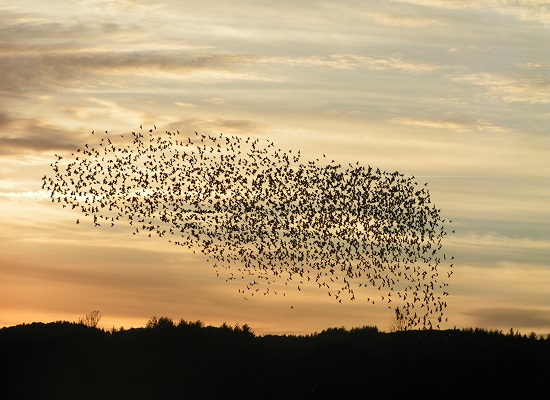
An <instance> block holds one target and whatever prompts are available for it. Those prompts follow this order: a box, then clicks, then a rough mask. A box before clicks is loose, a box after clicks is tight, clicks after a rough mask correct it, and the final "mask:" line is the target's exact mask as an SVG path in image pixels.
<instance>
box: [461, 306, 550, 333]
mask: <svg viewBox="0 0 550 400" xmlns="http://www.w3.org/2000/svg"><path fill="white" fill-rule="evenodd" d="M464 314H466V315H469V316H471V317H473V318H474V321H475V324H476V325H477V326H500V327H504V326H508V327H510V328H514V329H518V328H529V329H545V330H548V329H550V313H549V312H548V310H540V309H528V308H504V307H502V308H476V309H473V310H470V311H466V312H464Z"/></svg>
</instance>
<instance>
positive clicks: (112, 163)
mask: <svg viewBox="0 0 550 400" xmlns="http://www.w3.org/2000/svg"><path fill="white" fill-rule="evenodd" d="M153 126H154V128H155V130H153V129H150V130H149V131H148V132H147V131H145V132H142V131H141V130H140V132H131V134H123V135H112V134H110V135H108V136H109V139H108V140H107V139H106V138H101V140H99V139H100V138H98V135H94V136H93V138H94V142H91V143H86V144H84V145H83V146H82V148H79V149H77V150H76V154H79V157H76V158H75V157H74V153H73V154H72V157H73V158H72V159H71V158H70V157H67V156H66V157H64V158H63V157H60V156H58V157H56V160H55V161H54V162H53V163H52V164H51V166H52V173H51V174H50V175H49V176H47V175H45V176H44V177H43V178H42V179H43V184H44V185H43V187H44V189H45V190H47V191H48V192H50V197H51V199H52V202H57V203H61V204H62V205H63V206H64V207H67V206H71V207H72V209H76V210H78V211H80V212H81V213H82V214H84V217H85V218H92V219H93V222H94V226H97V227H100V226H101V223H100V222H101V221H105V222H106V223H108V224H109V225H110V226H111V227H114V226H115V225H117V224H119V223H127V224H129V225H133V228H132V230H133V229H134V227H135V231H134V230H133V232H132V233H133V235H136V234H145V235H146V236H149V237H152V236H158V237H161V238H164V237H167V238H170V239H169V241H170V242H171V243H173V244H174V245H176V246H181V247H182V248H184V249H190V250H193V251H194V252H200V253H202V254H203V255H204V256H205V258H207V259H208V260H210V261H211V262H212V263H213V264H214V267H215V268H216V274H217V275H220V271H221V270H220V268H221V269H222V270H226V271H227V275H226V276H227V278H226V280H228V281H229V280H235V279H237V277H238V279H239V280H240V282H241V283H242V285H243V286H242V292H243V293H244V290H246V291H247V292H249V293H250V295H254V294H255V293H258V292H260V291H261V292H263V293H264V294H268V293H273V294H277V293H278V292H277V291H275V290H272V291H271V292H270V291H269V286H270V285H273V284H276V283H279V284H281V283H284V286H285V287H295V288H297V289H298V291H303V290H302V289H303V288H304V285H308V284H309V285H315V287H318V289H319V290H326V292H327V294H328V295H329V296H331V297H332V298H335V299H336V300H337V301H338V302H342V299H346V298H347V299H350V300H354V299H356V298H364V299H365V298H366V300H367V302H368V303H371V302H372V303H374V300H373V298H374V297H378V298H380V299H381V300H382V301H386V302H387V303H388V304H389V303H390V302H394V304H395V303H398V304H399V305H398V307H399V308H400V313H399V315H401V317H402V318H403V319H404V323H405V325H406V326H407V327H417V326H423V327H426V328H431V327H432V326H434V325H435V326H437V327H439V322H440V321H441V318H442V317H443V313H444V310H445V308H446V301H445V300H444V299H445V297H446V296H447V295H448V292H447V291H443V292H441V291H440V288H446V287H447V285H448V283H447V282H446V281H445V280H444V278H445V277H446V278H450V276H451V273H447V274H444V273H441V274H440V273H439V268H441V269H443V268H447V266H445V265H442V260H441V259H443V261H444V262H446V260H447V256H446V255H445V253H443V249H442V247H443V237H444V236H445V235H446V230H445V226H444V224H443V222H444V220H442V219H441V215H440V210H439V209H437V208H436V207H435V206H434V205H433V204H432V203H431V200H430V194H429V191H428V189H427V187H426V185H417V182H416V180H415V178H414V177H411V176H405V175H404V174H402V173H399V172H397V171H395V172H386V171H381V170H380V169H379V168H374V167H371V166H362V165H360V164H359V163H358V162H357V163H354V164H352V163H349V164H348V166H347V167H343V166H342V165H340V164H336V163H335V162H334V161H331V162H330V163H328V160H330V158H328V159H327V158H326V154H323V157H322V158H321V160H322V161H317V160H316V161H307V162H301V154H300V151H299V150H298V151H291V150H289V151H288V152H285V151H282V150H281V149H278V148H277V147H276V146H274V143H273V142H271V141H269V140H264V139H254V138H242V137H239V136H235V135H231V136H229V135H224V134H219V135H217V136H211V135H199V134H198V133H197V132H195V135H194V136H195V139H199V138H200V141H198V140H196V141H195V142H193V141H192V140H191V136H189V137H187V136H184V135H183V134H180V132H179V131H176V132H170V131H165V132H160V131H159V133H157V131H156V126H155V125H153ZM140 129H141V126H140ZM105 135H107V131H105ZM325 160H326V161H325ZM420 188H421V189H420ZM80 222H81V221H80V220H79V219H77V224H79V223H80ZM449 222H450V221H449ZM80 225H82V224H80ZM136 226H137V227H136ZM441 254H443V257H441ZM453 258H454V257H452V258H451V259H453ZM308 282H309V283H308ZM240 290H241V289H240ZM282 293H283V296H284V295H286V293H285V292H282ZM392 294H393V296H392ZM333 295H334V296H333ZM407 298H408V299H412V300H411V301H406V300H405V299H407ZM432 321H433V323H432Z"/></svg>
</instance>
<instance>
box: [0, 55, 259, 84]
mask: <svg viewBox="0 0 550 400" xmlns="http://www.w3.org/2000/svg"><path fill="white" fill-rule="evenodd" d="M250 62H251V58H250V57H249V56H242V55H215V54H214V55H199V56H193V55H189V54H184V53H182V52H180V51H157V52H155V51H132V52H114V51H113V52H94V51H79V52H67V51H51V52H42V51H33V52H27V53H12V54H8V55H7V56H5V57H2V58H1V59H0V73H2V74H3V76H4V78H5V79H2V81H1V83H0V90H3V91H6V92H25V91H31V90H52V89H56V88H57V87H59V86H61V87H65V88H72V89H74V90H77V89H79V90H80V89H86V88H90V89H91V88H95V89H97V88H98V87H101V86H105V85H106V84H107V85H109V86H110V87H113V86H115V87H116V86H126V87H127V86H129V82H126V83H125V82H124V81H121V77H126V78H128V79H129V81H130V82H131V81H134V80H135V78H136V77H151V76H153V77H154V75H155V74H162V73H165V74H171V75H172V76H174V77H182V76H185V75H192V74H202V75H201V76H200V77H199V78H200V79H202V80H205V79H207V78H208V75H205V73H208V72H210V73H212V72H213V73H215V74H213V75H211V76H210V78H211V79H213V80H219V79H223V78H226V79H233V78H235V77H237V78H239V79H250V80H255V79H258V77H257V76H254V75H253V74H238V73H235V72H234V71H233V70H232V69H233V68H234V67H235V66H236V65H244V64H248V63H250ZM106 79H107V80H106Z"/></svg>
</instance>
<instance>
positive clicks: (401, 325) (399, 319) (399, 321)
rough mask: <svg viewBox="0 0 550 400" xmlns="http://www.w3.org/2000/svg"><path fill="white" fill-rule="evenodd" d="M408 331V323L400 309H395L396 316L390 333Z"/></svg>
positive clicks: (390, 327)
mask: <svg viewBox="0 0 550 400" xmlns="http://www.w3.org/2000/svg"><path fill="white" fill-rule="evenodd" d="M406 329H407V323H406V321H405V318H404V317H403V314H402V313H401V310H400V309H399V307H395V314H394V315H393V317H392V319H391V321H390V326H389V330H390V332H398V331H404V330H406Z"/></svg>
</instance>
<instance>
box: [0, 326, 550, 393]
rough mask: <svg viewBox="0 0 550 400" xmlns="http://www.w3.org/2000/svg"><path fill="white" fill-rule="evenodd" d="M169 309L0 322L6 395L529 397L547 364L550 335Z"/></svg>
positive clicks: (547, 369) (538, 385)
mask: <svg viewBox="0 0 550 400" xmlns="http://www.w3.org/2000/svg"><path fill="white" fill-rule="evenodd" d="M161 320H162V319H161ZM164 321H169V323H167V324H164V325H163V324H156V325H155V326H153V327H149V328H139V329H130V330H121V331H111V332H107V331H103V330H100V329H95V328H89V327H86V326H84V325H81V324H76V323H69V322H56V323H50V324H41V323H33V324H29V325H18V326H15V327H10V328H3V329H0V359H1V360H2V361H1V362H2V366H3V370H4V371H5V372H4V373H3V375H2V386H1V390H2V393H0V397H1V398H6V399H97V398H102V399H197V398H202V399H205V398H206V399H210V398H211V399H223V398H226V399H233V398H235V399H345V398H360V399H367V398H372V397H373V396H380V397H382V396H383V397H385V398H392V397H401V396H405V397H410V396H411V395H414V397H416V398H419V397H427V398H446V399H448V398H469V399H474V398H495V397H500V398H527V397H529V394H535V393H538V392H539V390H544V389H546V387H545V386H546V383H547V377H548V376H549V373H550V366H549V363H548V359H549V356H550V341H549V340H541V339H537V338H534V337H530V338H527V337H525V336H519V335H517V334H515V335H513V334H506V335H504V334H502V333H500V332H493V331H486V330H481V329H475V330H473V329H469V330H446V331H435V330H423V331H404V332H395V333H383V332H379V331H378V330H377V329H376V328H373V327H364V328H358V329H352V330H350V331H347V330H344V329H338V328H336V329H328V330H326V331H323V332H321V333H318V334H313V335H308V336H263V337H259V336H255V335H254V334H253V333H252V332H251V331H250V329H249V328H248V327H247V326H246V325H245V326H243V327H234V328H233V327H229V326H226V325H224V326H222V327H211V326H208V327H204V326H203V325H202V324H201V323H199V322H197V323H186V322H180V324H179V325H177V326H176V325H175V324H173V323H172V322H171V321H170V320H168V319H164Z"/></svg>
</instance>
